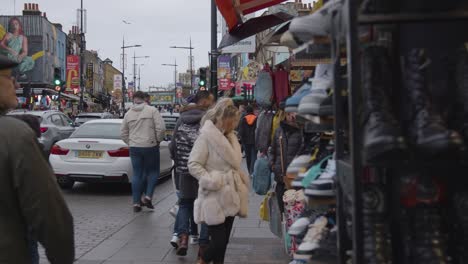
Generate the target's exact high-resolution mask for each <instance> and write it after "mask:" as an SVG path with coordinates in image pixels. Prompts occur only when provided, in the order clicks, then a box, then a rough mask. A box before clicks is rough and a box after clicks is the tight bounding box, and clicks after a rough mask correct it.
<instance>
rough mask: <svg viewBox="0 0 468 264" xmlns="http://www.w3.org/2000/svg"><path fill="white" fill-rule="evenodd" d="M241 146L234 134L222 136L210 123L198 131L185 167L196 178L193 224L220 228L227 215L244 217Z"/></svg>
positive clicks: (245, 201)
mask: <svg viewBox="0 0 468 264" xmlns="http://www.w3.org/2000/svg"><path fill="white" fill-rule="evenodd" d="M241 162H242V153H241V147H240V145H239V142H238V140H237V136H236V135H235V134H234V132H232V133H230V134H228V135H227V136H224V135H223V133H221V131H220V130H219V129H218V128H217V127H216V126H215V125H214V124H213V122H211V121H206V122H205V125H204V126H203V127H202V128H201V129H200V136H199V137H198V139H197V140H196V141H195V144H194V146H193V149H192V151H191V153H190V158H189V162H188V168H189V171H190V174H191V175H192V176H194V177H195V178H197V179H198V181H199V189H198V198H197V200H196V201H195V206H194V220H195V222H196V223H198V224H200V223H206V224H207V225H219V224H222V223H224V221H225V219H226V217H228V216H240V217H247V211H248V208H249V186H250V183H249V177H248V176H247V175H246V174H245V173H244V172H243V171H242V170H241Z"/></svg>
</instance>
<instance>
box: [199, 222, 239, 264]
mask: <svg viewBox="0 0 468 264" xmlns="http://www.w3.org/2000/svg"><path fill="white" fill-rule="evenodd" d="M233 224H234V217H232V216H230V217H226V220H225V221H224V223H222V224H220V225H215V226H208V233H209V234H210V238H211V241H210V245H209V247H208V249H207V250H206V252H205V255H204V256H203V260H204V261H205V262H211V261H213V263H216V264H218V263H224V256H225V255H226V249H227V245H228V243H229V237H230V236H231V230H232V225H233Z"/></svg>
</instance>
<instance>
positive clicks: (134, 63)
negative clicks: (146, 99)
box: [133, 52, 150, 91]
mask: <svg viewBox="0 0 468 264" xmlns="http://www.w3.org/2000/svg"><path fill="white" fill-rule="evenodd" d="M149 57H150V56H140V57H137V56H136V55H135V52H133V86H134V87H137V85H136V75H137V72H136V65H137V64H136V59H148V58H149ZM139 90H140V86H138V91H139Z"/></svg>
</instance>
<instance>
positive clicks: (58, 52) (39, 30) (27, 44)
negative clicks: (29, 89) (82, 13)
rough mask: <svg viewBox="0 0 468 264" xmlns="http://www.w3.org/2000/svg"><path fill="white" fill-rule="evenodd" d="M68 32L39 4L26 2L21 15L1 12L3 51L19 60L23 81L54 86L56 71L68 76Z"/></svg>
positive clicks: (20, 75) (0, 48) (19, 71)
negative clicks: (43, 11) (47, 14)
mask: <svg viewBox="0 0 468 264" xmlns="http://www.w3.org/2000/svg"><path fill="white" fill-rule="evenodd" d="M66 44H67V36H66V34H65V33H64V32H63V31H62V26H61V25H60V24H54V23H51V22H50V21H49V20H48V19H47V16H46V14H45V13H42V12H41V11H40V10H39V5H38V4H25V7H24V10H23V14H22V15H21V16H0V54H2V55H5V56H7V57H9V58H11V59H13V60H16V61H17V62H19V63H20V64H19V66H18V67H16V69H15V74H16V75H17V77H18V78H17V79H18V81H19V82H20V83H31V85H32V86H33V87H41V88H51V87H52V86H53V84H52V82H53V79H54V73H55V72H60V73H61V77H62V80H65V70H66V69H65V68H66V52H67V50H66Z"/></svg>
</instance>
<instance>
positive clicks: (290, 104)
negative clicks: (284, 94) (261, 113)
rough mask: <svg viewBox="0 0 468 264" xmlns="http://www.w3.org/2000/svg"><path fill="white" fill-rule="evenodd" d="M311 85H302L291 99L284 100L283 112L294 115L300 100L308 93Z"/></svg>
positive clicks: (307, 83)
mask: <svg viewBox="0 0 468 264" xmlns="http://www.w3.org/2000/svg"><path fill="white" fill-rule="evenodd" d="M311 87H312V85H311V84H310V83H309V82H306V83H304V84H303V85H302V86H301V87H300V88H299V89H298V90H297V91H296V92H295V93H294V94H293V95H292V96H291V97H289V98H288V99H286V104H285V108H284V111H285V112H287V113H296V112H297V107H298V106H299V102H300V101H301V99H302V98H303V97H304V96H306V95H307V94H309V93H310V89H311Z"/></svg>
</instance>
